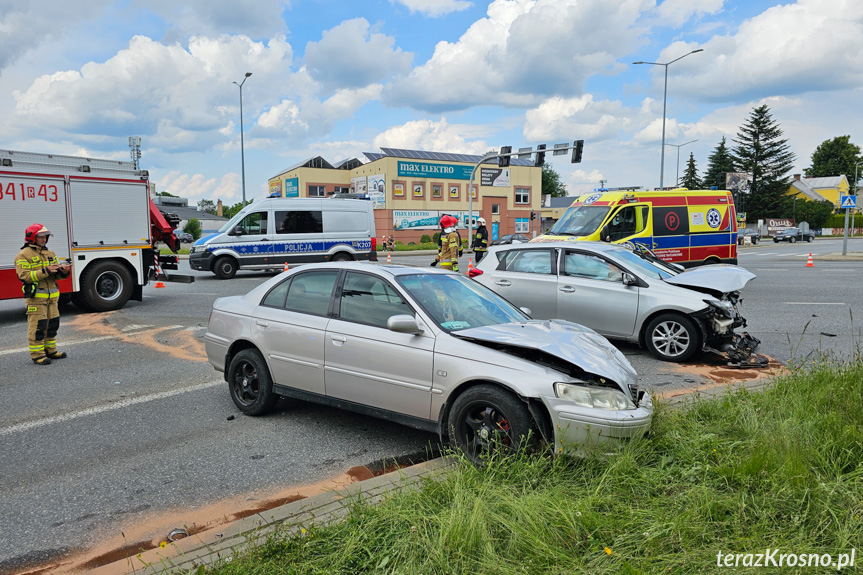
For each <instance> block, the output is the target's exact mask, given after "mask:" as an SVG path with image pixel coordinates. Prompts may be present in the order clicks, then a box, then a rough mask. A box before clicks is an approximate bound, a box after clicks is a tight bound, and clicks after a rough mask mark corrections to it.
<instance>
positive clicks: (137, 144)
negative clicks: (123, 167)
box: [129, 136, 141, 170]
mask: <svg viewBox="0 0 863 575" xmlns="http://www.w3.org/2000/svg"><path fill="white" fill-rule="evenodd" d="M129 150H130V153H131V155H132V163H133V164H135V169H136V170H137V169H138V168H140V165H139V164H140V160H141V138H140V137H138V136H129Z"/></svg>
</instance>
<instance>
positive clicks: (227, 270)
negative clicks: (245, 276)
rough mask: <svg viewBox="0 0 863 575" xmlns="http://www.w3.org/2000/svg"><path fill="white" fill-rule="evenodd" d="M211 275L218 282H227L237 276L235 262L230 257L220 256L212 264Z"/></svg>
mask: <svg viewBox="0 0 863 575" xmlns="http://www.w3.org/2000/svg"><path fill="white" fill-rule="evenodd" d="M213 273H214V274H216V277H217V278H219V279H220V280H229V279H231V278H232V277H234V276H235V275H237V261H236V260H235V259H234V258H232V257H231V256H222V257H220V258H219V259H217V260H216V261H215V263H214V264H213Z"/></svg>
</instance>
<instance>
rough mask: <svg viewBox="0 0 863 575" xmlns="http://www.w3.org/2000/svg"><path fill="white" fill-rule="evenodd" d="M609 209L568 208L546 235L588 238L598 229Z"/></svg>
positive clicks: (601, 207)
mask: <svg viewBox="0 0 863 575" xmlns="http://www.w3.org/2000/svg"><path fill="white" fill-rule="evenodd" d="M609 209H610V208H609V207H608V206H577V207H574V208H569V209H568V210H566V213H564V214H563V217H562V218H560V220H558V222H557V223H556V224H554V227H553V228H551V231H549V232H548V233H549V235H552V236H589V235H590V234H592V233H594V232H595V231H596V230H597V229H599V225H600V224H601V223H602V221H603V220H604V219H605V216H606V215H607V214H608V210H609Z"/></svg>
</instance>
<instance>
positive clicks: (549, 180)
mask: <svg viewBox="0 0 863 575" xmlns="http://www.w3.org/2000/svg"><path fill="white" fill-rule="evenodd" d="M542 193H543V194H551V195H552V197H555V198H563V197H565V196H566V184H564V183H563V182H561V181H560V174H558V173H557V172H556V171H555V170H554V168H552V167H551V164H549V163H548V162H545V163H543V164H542Z"/></svg>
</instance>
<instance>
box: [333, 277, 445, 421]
mask: <svg viewBox="0 0 863 575" xmlns="http://www.w3.org/2000/svg"><path fill="white" fill-rule="evenodd" d="M334 312H335V314H336V317H334V318H333V319H332V320H331V321H330V323H329V325H328V326H327V333H326V337H325V340H324V344H325V360H326V361H325V376H324V377H325V380H326V389H327V395H328V396H330V397H334V398H338V399H343V400H346V401H351V402H354V403H359V404H362V405H368V406H370V407H374V408H377V409H385V410H388V411H392V412H396V413H402V414H407V415H412V416H414V417H421V418H424V419H429V418H430V410H431V386H432V370H433V369H434V344H435V338H434V336H433V335H432V334H431V333H422V334H418V335H414V334H409V333H397V332H394V331H390V330H389V329H387V327H386V325H387V320H388V319H389V318H390V317H391V316H393V315H399V314H407V315H411V316H415V315H416V313H415V311H414V310H413V308H412V307H411V306H410V304H408V302H407V301H406V300H405V298H403V297H402V296H401V295H400V294H399V292H398V290H396V289H395V288H394V287H393V286H392V285H391V284H390V283H389V282H387V281H386V280H384V279H383V278H381V277H378V276H375V275H372V274H366V273H363V272H356V271H348V272H347V273H346V274H345V278H344V284H343V287H342V289H341V291H340V293H339V294H338V302H337V308H336V310H334Z"/></svg>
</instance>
